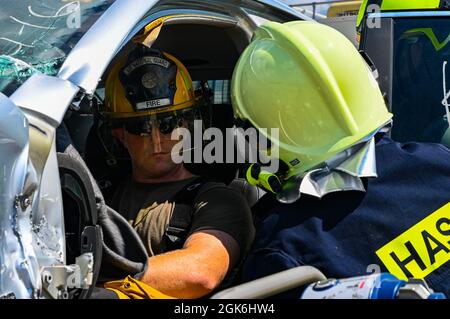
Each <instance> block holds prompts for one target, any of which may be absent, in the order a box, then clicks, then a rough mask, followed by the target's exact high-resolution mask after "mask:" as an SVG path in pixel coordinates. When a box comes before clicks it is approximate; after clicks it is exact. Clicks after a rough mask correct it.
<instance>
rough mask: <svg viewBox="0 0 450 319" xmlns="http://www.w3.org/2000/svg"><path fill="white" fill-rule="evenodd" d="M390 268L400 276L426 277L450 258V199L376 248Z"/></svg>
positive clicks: (378, 254)
mask: <svg viewBox="0 0 450 319" xmlns="http://www.w3.org/2000/svg"><path fill="white" fill-rule="evenodd" d="M376 254H377V256H378V258H380V260H381V261H382V262H383V264H384V265H385V266H386V268H387V269H388V270H389V272H390V273H391V274H393V275H395V276H396V277H397V278H400V279H407V278H419V279H421V278H425V277H426V276H428V275H429V274H430V273H432V272H433V271H435V270H436V269H438V268H440V267H442V266H443V265H444V264H446V263H447V262H448V261H450V203H448V204H446V205H445V206H443V207H441V208H439V209H438V210H437V211H435V212H434V213H432V214H431V215H429V216H428V217H426V218H424V219H423V220H422V221H420V222H419V223H417V224H416V225H414V226H412V227H411V228H410V229H408V230H407V231H405V232H404V233H402V234H401V235H400V236H398V237H397V238H395V239H394V240H392V241H390V242H389V243H388V244H386V245H385V246H383V247H382V248H380V249H379V250H377V252H376Z"/></svg>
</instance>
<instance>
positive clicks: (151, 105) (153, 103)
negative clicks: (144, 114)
mask: <svg viewBox="0 0 450 319" xmlns="http://www.w3.org/2000/svg"><path fill="white" fill-rule="evenodd" d="M169 105H171V102H170V99H159V100H150V101H144V102H140V103H136V110H138V111H142V110H149V109H155V108H158V107H163V106H169Z"/></svg>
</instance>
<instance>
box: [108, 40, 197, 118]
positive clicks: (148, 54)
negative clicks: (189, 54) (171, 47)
mask: <svg viewBox="0 0 450 319" xmlns="http://www.w3.org/2000/svg"><path fill="white" fill-rule="evenodd" d="M195 104H196V97H195V94H194V89H193V86H192V79H191V76H190V75H189V72H188V71H187V69H186V67H185V66H184V65H183V64H182V63H181V62H180V61H179V60H178V59H176V58H175V57H174V56H172V55H170V54H168V53H166V52H161V51H158V50H155V49H150V48H148V47H146V46H144V45H142V44H138V45H137V47H136V48H135V49H134V50H133V51H132V52H131V53H130V54H128V56H124V57H122V58H120V59H119V60H118V61H117V62H116V64H115V66H114V67H113V69H112V70H111V71H110V73H109V75H108V77H107V80H106V87H105V109H104V111H103V112H102V114H103V115H104V116H106V117H108V118H112V119H126V118H136V117H142V116H149V115H155V114H160V113H166V112H175V111H179V110H183V109H186V108H190V107H192V106H194V105H195Z"/></svg>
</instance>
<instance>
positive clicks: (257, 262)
mask: <svg viewBox="0 0 450 319" xmlns="http://www.w3.org/2000/svg"><path fill="white" fill-rule="evenodd" d="M232 102H233V108H234V110H235V114H236V116H237V117H239V118H241V119H242V120H247V121H249V122H250V123H251V124H252V125H253V126H255V127H256V128H257V129H259V130H261V131H262V132H268V130H269V128H270V129H273V128H278V129H279V134H278V135H277V136H276V135H272V136H270V135H269V136H268V138H269V139H270V141H271V148H272V149H273V150H272V152H271V153H272V154H278V155H277V156H278V158H277V159H278V160H279V161H281V162H282V163H283V164H284V165H279V167H280V170H279V171H278V172H265V171H264V169H257V170H253V171H252V169H251V168H250V172H249V174H248V175H249V177H250V178H249V181H250V182H252V183H254V184H257V185H259V186H264V185H266V186H269V187H266V188H268V190H269V193H268V194H267V195H266V196H265V197H264V198H262V199H261V200H260V201H259V202H258V203H257V206H256V207H255V208H254V211H255V214H256V216H257V218H258V225H259V229H258V231H257V235H256V238H255V241H254V245H253V248H252V251H251V252H250V254H249V256H248V258H247V259H246V263H245V266H244V269H243V277H244V281H249V280H252V279H256V278H259V277H263V276H265V275H269V274H273V273H277V272H280V271H283V270H286V269H289V268H293V267H296V266H302V265H310V266H314V267H316V268H318V269H319V270H321V271H322V272H323V273H324V274H325V275H326V276H327V277H331V278H346V277H353V276H362V275H367V274H369V273H371V272H372V271H373V269H377V268H378V269H380V270H381V271H382V272H389V273H391V274H393V275H394V276H396V277H397V278H398V279H402V280H408V278H425V279H426V280H427V282H428V283H429V284H430V286H431V287H432V288H433V289H434V290H435V291H438V292H444V293H446V294H447V295H449V293H450V277H449V276H450V262H449V260H450V259H449V256H450V255H449V254H450V245H449V239H450V237H449V236H450V232H449V225H450V219H449V217H450V205H449V204H448V203H449V202H450V151H449V150H448V149H447V148H446V147H444V146H443V145H439V144H426V143H406V144H401V143H397V142H394V141H393V140H391V139H390V138H389V137H388V135H387V132H388V131H389V128H390V125H391V118H392V115H391V114H390V113H389V112H388V111H387V108H386V105H385V102H384V99H383V97H382V95H381V92H380V90H379V88H378V85H377V82H376V80H375V78H374V75H373V74H372V71H371V69H370V68H369V66H368V65H367V64H366V62H365V61H364V59H363V58H362V57H361V56H360V54H359V52H358V51H357V50H356V49H355V48H354V46H353V45H352V44H351V43H350V41H349V40H348V39H347V38H345V37H344V36H343V35H342V34H341V33H339V32H338V31H336V30H334V29H332V28H330V27H328V26H325V25H322V24H319V23H315V22H304V21H296V22H289V23H285V24H279V23H274V22H271V23H267V24H264V25H262V26H261V27H259V28H258V29H257V30H256V32H255V34H254V37H253V40H252V42H251V44H250V45H249V46H248V47H247V49H246V50H245V51H244V52H243V54H242V55H241V58H240V59H239V61H238V63H237V65H236V68H235V70H234V74H233V79H232ZM394 125H395V119H394ZM266 134H267V133H266ZM275 148H278V151H276V152H275V151H274V149H275ZM274 160H275V158H274ZM267 176H272V177H273V180H274V181H276V180H278V181H279V185H278V187H275V188H274V187H270V186H271V185H270V182H268V181H269V178H267ZM261 179H263V180H262V181H261ZM403 284H404V283H403ZM324 293H326V292H324ZM299 296H300V291H299V290H298V289H297V290H295V291H294V290H292V291H290V292H289V293H287V294H286V295H285V297H292V298H299ZM348 296H351V294H349V295H348ZM392 297H394V298H396V297H398V295H396V294H393V295H392Z"/></svg>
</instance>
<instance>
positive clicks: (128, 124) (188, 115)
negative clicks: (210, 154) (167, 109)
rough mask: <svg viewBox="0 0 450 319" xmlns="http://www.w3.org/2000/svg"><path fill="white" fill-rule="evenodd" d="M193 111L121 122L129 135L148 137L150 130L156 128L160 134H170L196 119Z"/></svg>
mask: <svg viewBox="0 0 450 319" xmlns="http://www.w3.org/2000/svg"><path fill="white" fill-rule="evenodd" d="M196 117H197V116H196V112H195V111H194V110H187V111H180V112H174V113H173V114H169V115H168V114H161V115H156V117H140V118H133V119H127V120H125V121H124V122H123V128H124V129H125V130H126V131H127V132H128V133H130V134H133V135H140V136H149V135H151V133H152V129H153V128H154V127H155V128H158V129H159V131H160V132H161V133H162V134H170V133H172V132H173V130H175V129H176V128H179V127H182V126H183V125H184V124H185V123H186V122H190V121H193V120H195V119H196Z"/></svg>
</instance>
